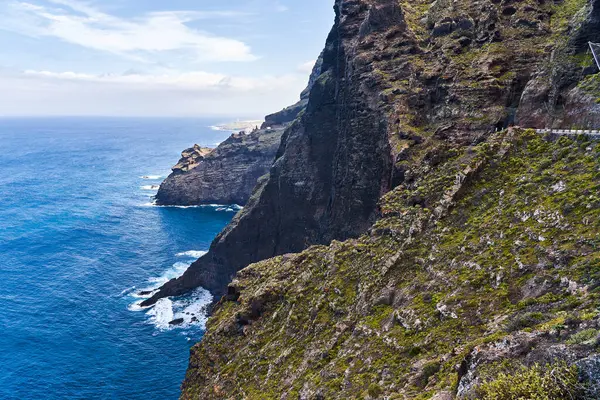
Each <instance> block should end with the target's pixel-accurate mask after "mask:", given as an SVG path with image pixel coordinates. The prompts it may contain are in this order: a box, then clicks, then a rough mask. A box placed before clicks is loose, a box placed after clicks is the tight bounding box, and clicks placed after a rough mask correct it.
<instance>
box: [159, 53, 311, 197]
mask: <svg viewBox="0 0 600 400" xmlns="http://www.w3.org/2000/svg"><path fill="white" fill-rule="evenodd" d="M321 64H322V57H321V56H319V58H318V60H317V62H316V63H315V66H314V67H313V70H312V73H311V75H310V78H309V82H308V85H307V87H306V89H304V91H302V93H301V94H300V100H299V101H298V103H296V104H294V105H293V106H290V107H287V108H285V109H283V110H281V111H279V112H277V113H274V114H270V115H267V116H266V117H265V123H264V124H263V125H262V127H261V129H258V130H255V131H253V132H251V133H250V134H247V135H246V134H243V133H239V134H233V135H232V136H231V137H230V138H228V139H227V140H225V141H224V142H223V143H221V144H219V146H218V147H217V148H216V149H214V150H210V149H206V148H201V147H200V146H198V145H195V146H194V147H192V148H190V149H187V150H184V151H183V153H182V154H181V157H182V158H181V160H179V162H178V163H177V165H175V166H174V167H173V169H172V170H173V173H172V174H171V175H169V176H168V177H167V179H165V180H164V181H163V183H162V184H161V185H160V188H159V190H158V193H157V195H156V203H157V204H158V205H180V206H191V205H200V204H214V203H216V204H239V205H245V204H246V203H247V202H248V199H249V198H250V195H251V194H252V190H253V189H254V187H255V186H256V183H257V182H258V179H259V178H260V177H261V176H263V175H265V174H267V173H268V172H269V169H270V168H271V165H272V164H273V160H274V159H275V155H276V154H277V150H278V149H279V145H280V143H281V136H282V135H283V132H284V130H285V128H286V127H287V126H288V125H289V124H290V123H291V122H292V121H294V120H295V119H296V117H297V116H298V114H300V113H301V112H302V111H304V109H305V108H306V105H307V103H308V95H309V93H310V91H311V89H312V87H313V85H314V83H315V81H316V79H317V78H318V77H319V75H320V74H321Z"/></svg>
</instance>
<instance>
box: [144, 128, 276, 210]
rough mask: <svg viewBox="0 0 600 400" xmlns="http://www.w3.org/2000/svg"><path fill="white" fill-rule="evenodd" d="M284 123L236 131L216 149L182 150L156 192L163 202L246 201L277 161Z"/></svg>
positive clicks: (223, 202) (241, 203)
mask: <svg viewBox="0 0 600 400" xmlns="http://www.w3.org/2000/svg"><path fill="white" fill-rule="evenodd" d="M283 130H284V128H283V127H275V128H273V129H261V130H256V131H254V132H252V133H250V134H245V133H239V134H233V135H231V137H229V138H228V139H227V140H225V141H224V142H223V143H221V144H220V145H219V146H218V147H217V148H216V149H213V150H211V149H204V148H200V147H199V146H197V145H196V146H195V147H193V148H191V149H188V150H185V151H184V152H183V153H182V159H181V160H179V162H178V163H177V165H175V166H174V167H173V173H172V174H171V175H169V177H167V179H165V180H164V182H163V183H162V184H161V185H160V189H159V190H158V193H157V195H156V203H157V204H159V205H181V206H190V205H198V204H211V203H212V204H239V205H245V204H246V202H247V201H248V198H249V197H250V194H251V193H252V189H253V188H254V186H255V185H256V182H257V181H258V179H259V178H260V177H261V176H263V175H264V174H266V173H267V172H268V171H269V168H270V167H271V164H273V160H274V158H275V154H276V153H277V149H278V148H279V143H280V142H281V135H282V134H283Z"/></svg>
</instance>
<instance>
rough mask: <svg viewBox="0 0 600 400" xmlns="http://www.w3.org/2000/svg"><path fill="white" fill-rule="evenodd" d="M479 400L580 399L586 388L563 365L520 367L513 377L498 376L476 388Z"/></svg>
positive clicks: (571, 368)
mask: <svg viewBox="0 0 600 400" xmlns="http://www.w3.org/2000/svg"><path fill="white" fill-rule="evenodd" d="M478 398H480V399H481V400H519V399H523V400H525V399H527V400H564V399H572V400H581V399H585V398H587V397H586V390H585V387H584V386H582V385H581V384H580V383H579V380H578V374H577V367H576V366H569V365H567V364H565V363H559V364H554V365H547V366H544V367H542V366H540V365H534V366H532V367H524V366H522V367H521V368H519V369H518V370H517V371H515V372H514V373H512V374H506V373H501V374H499V375H498V377H497V378H496V379H495V380H492V381H490V382H486V383H484V384H483V385H481V387H480V388H479V396H478Z"/></svg>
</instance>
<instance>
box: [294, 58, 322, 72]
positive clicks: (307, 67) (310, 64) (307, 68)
mask: <svg viewBox="0 0 600 400" xmlns="http://www.w3.org/2000/svg"><path fill="white" fill-rule="evenodd" d="M316 62H317V60H311V61H307V62H305V63H302V64H300V65H298V68H297V69H298V72H302V73H305V74H310V73H311V72H312V70H313V68H314V66H315V64H316Z"/></svg>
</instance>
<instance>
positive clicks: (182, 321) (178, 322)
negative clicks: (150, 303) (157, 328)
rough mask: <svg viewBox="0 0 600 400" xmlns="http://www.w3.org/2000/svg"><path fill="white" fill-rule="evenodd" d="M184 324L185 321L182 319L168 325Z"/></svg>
mask: <svg viewBox="0 0 600 400" xmlns="http://www.w3.org/2000/svg"><path fill="white" fill-rule="evenodd" d="M184 322H185V320H184V319H183V318H177V319H174V320H173V321H171V322H169V325H181V324H183V323H184Z"/></svg>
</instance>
